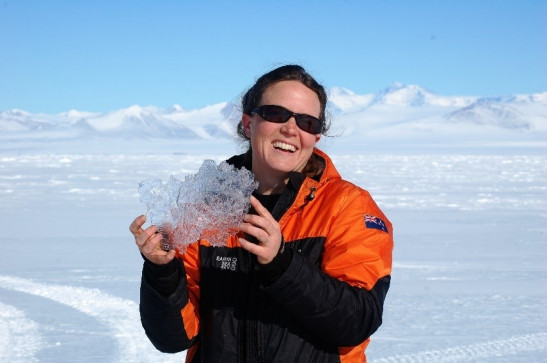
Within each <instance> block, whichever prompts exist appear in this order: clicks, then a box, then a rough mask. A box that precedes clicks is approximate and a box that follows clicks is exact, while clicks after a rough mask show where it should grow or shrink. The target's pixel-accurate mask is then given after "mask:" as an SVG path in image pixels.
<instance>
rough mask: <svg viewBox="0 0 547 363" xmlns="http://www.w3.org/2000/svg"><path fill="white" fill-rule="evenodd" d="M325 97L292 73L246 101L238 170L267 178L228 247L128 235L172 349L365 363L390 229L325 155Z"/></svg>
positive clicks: (232, 357) (136, 229)
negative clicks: (170, 245) (165, 246)
mask: <svg viewBox="0 0 547 363" xmlns="http://www.w3.org/2000/svg"><path fill="white" fill-rule="evenodd" d="M326 104H327V96H326V93H325V90H324V88H323V87H322V86H321V85H319V84H318V83H317V82H316V81H315V80H314V79H313V78H312V77H311V76H310V75H309V74H308V73H306V71H305V70H304V69H303V68H302V67H300V66H296V65H287V66H282V67H279V68H277V69H274V70H273V71H271V72H269V73H267V74H265V75H263V76H262V77H260V78H259V79H258V80H257V82H256V83H255V85H254V86H253V87H251V88H250V89H249V90H248V91H247V93H246V94H245V95H244V97H243V99H242V109H243V115H242V119H241V122H240V123H239V125H238V134H239V135H240V136H242V137H244V138H245V139H246V140H248V141H249V150H248V151H247V152H246V153H245V154H242V155H237V156H234V157H232V158H231V159H229V160H228V162H229V163H230V164H232V165H234V166H236V167H238V168H241V167H245V168H248V169H249V170H251V171H252V172H253V173H254V175H255V178H256V180H257V181H258V182H259V187H258V189H257V190H256V191H255V192H254V193H253V196H252V197H251V207H252V208H251V211H250V212H249V214H247V215H246V216H245V217H244V220H243V222H242V224H241V225H240V233H239V234H238V235H237V236H233V237H230V238H229V239H228V241H227V245H226V247H212V246H211V245H209V244H208V243H207V241H205V240H200V241H198V242H197V243H194V244H192V245H190V246H189V247H188V250H187V251H186V252H185V253H184V254H182V255H176V252H175V251H173V250H171V251H164V250H162V249H161V243H160V242H161V238H162V237H161V235H159V234H157V233H156V231H157V227H155V226H150V227H148V228H146V229H144V230H143V229H142V226H143V224H144V223H145V220H146V218H145V217H144V216H140V217H137V218H136V219H135V221H133V223H132V224H131V226H130V231H131V232H132V233H133V235H134V237H135V241H136V243H137V245H138V247H139V250H140V252H141V253H142V255H143V256H144V259H145V261H144V267H143V277H142V284H141V303H140V310H141V320H142V324H143V327H144V329H145V331H146V334H147V335H148V337H149V338H150V340H151V341H152V343H153V344H154V345H155V346H156V348H157V349H159V350H160V351H163V352H178V351H182V350H185V349H188V352H187V361H188V362H200V361H204V362H274V361H275V362H340V361H342V362H361V361H365V360H366V359H365V355H364V350H365V348H366V346H367V345H368V341H369V337H370V335H371V334H372V333H373V332H374V331H376V329H377V328H378V327H379V326H380V324H381V322H382V311H383V303H384V298H385V296H386V293H387V290H388V288H389V283H390V273H391V254H392V248H393V239H392V229H391V223H390V222H389V221H388V220H387V218H386V217H385V216H384V214H383V213H382V212H381V211H380V209H379V208H378V206H377V205H376V203H375V202H374V201H373V200H372V198H371V197H370V195H369V193H368V192H366V191H365V190H362V189H360V188H359V187H357V186H355V185H353V184H351V183H349V182H347V181H344V180H342V179H341V177H340V175H339V174H338V172H337V171H336V169H335V167H334V165H333V164H332V162H331V160H330V158H329V157H328V156H327V155H326V154H325V153H323V152H322V151H320V150H319V149H317V148H315V145H316V143H317V142H318V141H319V139H320V138H321V134H322V133H323V134H324V133H325V132H326V130H327V125H326V120H325V119H326V118H325V107H326Z"/></svg>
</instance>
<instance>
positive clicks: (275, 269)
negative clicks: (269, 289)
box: [257, 248, 294, 286]
mask: <svg viewBox="0 0 547 363" xmlns="http://www.w3.org/2000/svg"><path fill="white" fill-rule="evenodd" d="M293 253H294V251H293V250H292V249H291V248H287V249H286V250H284V251H283V253H278V254H277V256H275V257H274V259H273V260H272V261H271V262H270V263H268V264H265V265H261V264H257V266H258V272H259V276H260V282H261V285H263V286H270V285H272V284H273V283H274V282H276V281H277V280H278V279H279V278H280V277H281V275H283V274H284V273H285V271H287V269H288V268H289V265H290V264H291V261H292V257H293Z"/></svg>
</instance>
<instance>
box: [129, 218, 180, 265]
mask: <svg viewBox="0 0 547 363" xmlns="http://www.w3.org/2000/svg"><path fill="white" fill-rule="evenodd" d="M145 222H146V216H144V215H142V216H138V217H137V218H135V220H134V221H133V223H131V225H130V226H129V231H130V232H131V233H132V234H133V237H135V243H136V244H137V247H139V251H141V253H142V254H143V256H144V257H146V259H147V260H149V261H150V262H152V263H155V264H156V265H165V264H166V263H169V262H170V261H171V260H172V259H173V258H174V257H175V250H170V251H165V250H163V249H162V248H161V240H162V238H163V236H162V235H161V233H157V232H158V227H156V226H150V227H148V228H146V229H142V226H143V224H144V223H145Z"/></svg>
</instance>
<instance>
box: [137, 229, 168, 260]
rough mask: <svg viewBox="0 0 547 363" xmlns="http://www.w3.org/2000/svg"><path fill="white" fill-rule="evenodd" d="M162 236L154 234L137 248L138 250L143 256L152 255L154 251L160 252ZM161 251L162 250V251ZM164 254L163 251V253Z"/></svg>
mask: <svg viewBox="0 0 547 363" xmlns="http://www.w3.org/2000/svg"><path fill="white" fill-rule="evenodd" d="M162 238H163V237H162V235H161V234H159V233H156V234H154V235H153V236H151V237H150V238H148V239H147V240H146V241H145V242H144V243H143V244H142V245H140V246H139V249H140V250H141V252H142V253H143V254H144V255H149V254H153V253H154V251H156V250H157V251H159V250H162V249H161V247H160V243H161V240H162ZM162 251H163V250H162ZM164 252H165V251H164Z"/></svg>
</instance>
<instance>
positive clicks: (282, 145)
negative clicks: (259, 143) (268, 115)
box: [273, 141, 296, 152]
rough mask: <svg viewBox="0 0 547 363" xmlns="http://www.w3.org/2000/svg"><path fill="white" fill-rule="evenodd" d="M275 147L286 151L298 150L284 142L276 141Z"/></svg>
mask: <svg viewBox="0 0 547 363" xmlns="http://www.w3.org/2000/svg"><path fill="white" fill-rule="evenodd" d="M273 147H275V148H276V149H281V150H284V151H290V152H295V151H296V148H295V147H294V146H293V145H290V144H285V143H284V142H280V141H276V142H274V143H273Z"/></svg>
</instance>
